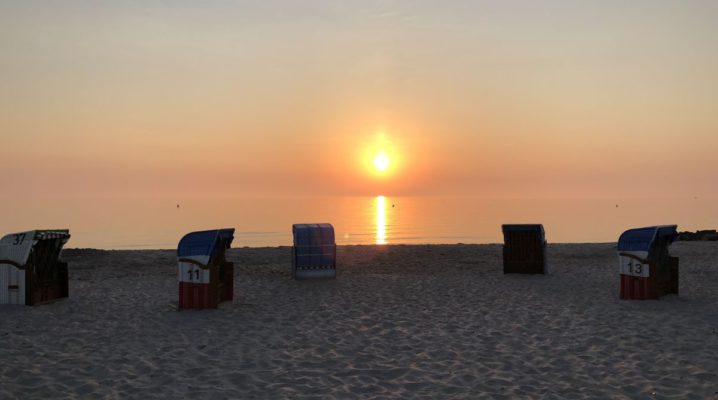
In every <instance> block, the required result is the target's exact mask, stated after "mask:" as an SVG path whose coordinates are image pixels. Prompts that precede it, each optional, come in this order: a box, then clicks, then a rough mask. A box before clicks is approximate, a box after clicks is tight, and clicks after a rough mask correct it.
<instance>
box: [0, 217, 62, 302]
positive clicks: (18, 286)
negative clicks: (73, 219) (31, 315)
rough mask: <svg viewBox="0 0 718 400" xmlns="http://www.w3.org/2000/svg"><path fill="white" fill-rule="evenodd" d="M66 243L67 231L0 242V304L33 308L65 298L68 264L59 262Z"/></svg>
mask: <svg viewBox="0 0 718 400" xmlns="http://www.w3.org/2000/svg"><path fill="white" fill-rule="evenodd" d="M69 239H70V231H68V230H66V229H64V230H34V231H27V232H18V233H12V234H9V235H6V236H5V237H3V238H2V239H0V304H26V305H35V304H42V303H47V302H50V301H53V300H57V299H61V298H64V297H67V296H68V274H67V263H65V262H62V261H60V259H59V258H60V253H61V252H62V247H63V246H64V245H65V243H67V241H68V240H69Z"/></svg>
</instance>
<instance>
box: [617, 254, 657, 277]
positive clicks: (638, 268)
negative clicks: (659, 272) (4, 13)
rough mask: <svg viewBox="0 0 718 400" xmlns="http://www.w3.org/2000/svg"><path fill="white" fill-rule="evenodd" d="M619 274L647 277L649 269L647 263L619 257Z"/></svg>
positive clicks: (649, 272) (649, 274) (649, 273)
mask: <svg viewBox="0 0 718 400" xmlns="http://www.w3.org/2000/svg"><path fill="white" fill-rule="evenodd" d="M619 262H620V263H621V275H630V276H638V277H642V278H648V277H649V276H651V270H650V267H649V265H648V264H643V263H641V262H640V261H638V260H636V259H635V258H631V257H623V256H622V257H620V261H619Z"/></svg>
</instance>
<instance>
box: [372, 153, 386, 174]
mask: <svg viewBox="0 0 718 400" xmlns="http://www.w3.org/2000/svg"><path fill="white" fill-rule="evenodd" d="M374 168H376V170H377V171H379V172H384V171H386V170H387V168H389V157H387V155H386V154H384V153H379V154H377V155H376V156H374Z"/></svg>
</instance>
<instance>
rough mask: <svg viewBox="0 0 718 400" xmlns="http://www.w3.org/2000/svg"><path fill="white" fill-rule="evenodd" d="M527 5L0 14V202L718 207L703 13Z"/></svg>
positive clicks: (713, 27) (63, 8) (37, 6)
mask: <svg viewBox="0 0 718 400" xmlns="http://www.w3.org/2000/svg"><path fill="white" fill-rule="evenodd" d="M537 3H538V2H530V1H496V2H473V1H471V2H470V1H455V2H448V3H447V2H438V1H437V2H414V1H411V2H410V1H406V2H391V3H386V2H359V1H357V2H342V3H337V2H333V1H314V2H308V3H302V5H301V6H300V5H299V2H286V3H282V2H278V3H275V2H264V1H247V2H240V3H230V2H213V3H211V4H203V3H199V2H197V3H189V2H144V3H140V4H127V3H124V2H117V3H102V4H99V3H98V4H95V3H91V4H89V5H88V4H87V3H83V2H63V4H62V5H60V4H58V3H57V2H49V1H48V2H41V1H27V2H25V1H23V2H2V3H0V54H3V56H2V58H1V59H0V88H2V90H0V129H1V132H0V135H2V139H3V140H2V146H0V167H2V170H3V171H4V174H2V176H1V177H0V185H1V186H2V187H3V189H4V190H3V192H4V193H17V194H18V195H20V196H53V195H61V196H72V195H81V196H86V195H119V194H130V195H141V196H142V195H184V196H200V195H205V194H206V195H215V196H216V195H347V194H352V195H354V194H358V195H376V194H387V195H407V194H408V195H413V194H426V195H442V194H451V195H471V196H489V197H491V196H520V197H534V196H536V197H550V196H558V197H563V196H570V197H573V196H587V197H603V196H607V197H610V196H640V195H654V194H665V193H668V194H669V195H677V194H680V195H683V194H686V195H690V196H693V195H716V194H718V190H717V189H716V185H715V184H714V181H715V177H714V175H715V171H716V170H718V159H717V158H716V156H715V150H716V149H718V129H717V128H718V113H716V112H715V108H716V104H718V80H716V79H715V71H718V42H717V41H716V40H715V38H716V37H718V25H717V24H715V21H716V20H718V3H715V2H705V1H693V2H672V1H635V2H630V4H626V3H627V2H613V1H609V2H603V1H602V2H568V1H566V2H559V1H554V2H551V1H550V2H541V4H537ZM378 137H384V139H378ZM377 143H383V144H384V145H386V146H388V147H390V148H391V150H390V151H388V154H389V155H390V158H392V166H391V168H390V172H389V173H388V174H387V175H386V176H383V177H378V176H376V175H374V174H372V173H371V171H370V170H368V168H367V167H366V164H367V163H370V162H371V157H373V152H372V151H368V149H371V148H374V147H377Z"/></svg>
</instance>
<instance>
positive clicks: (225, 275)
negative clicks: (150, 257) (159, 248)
mask: <svg viewBox="0 0 718 400" xmlns="http://www.w3.org/2000/svg"><path fill="white" fill-rule="evenodd" d="M233 239H234V229H232V228H228V229H215V230H208V231H199V232H192V233H188V234H187V235H185V236H184V237H183V238H182V240H180V242H179V244H178V245H177V262H178V272H179V275H178V280H179V304H178V309H179V310H184V309H202V308H217V307H218V305H219V303H221V302H223V301H229V300H232V298H233V297H234V264H233V263H231V262H229V261H227V260H226V259H225V251H226V250H227V249H229V248H230V246H231V244H232V240H233Z"/></svg>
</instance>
